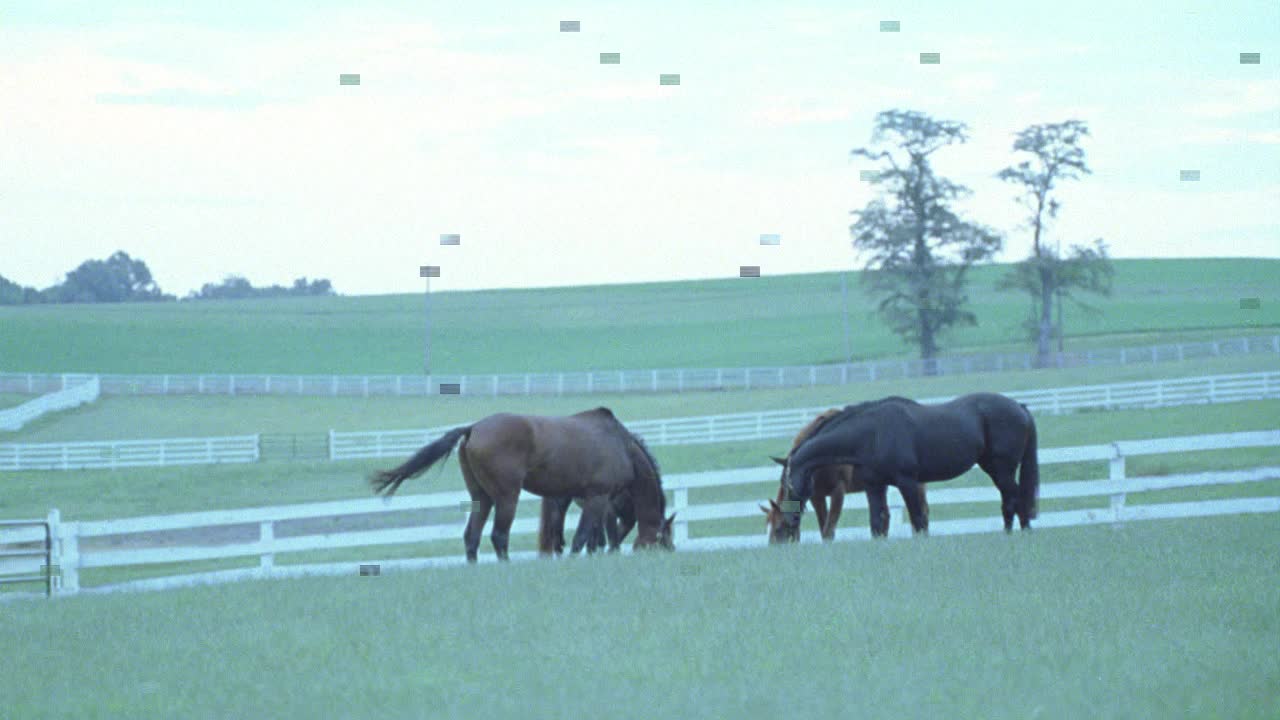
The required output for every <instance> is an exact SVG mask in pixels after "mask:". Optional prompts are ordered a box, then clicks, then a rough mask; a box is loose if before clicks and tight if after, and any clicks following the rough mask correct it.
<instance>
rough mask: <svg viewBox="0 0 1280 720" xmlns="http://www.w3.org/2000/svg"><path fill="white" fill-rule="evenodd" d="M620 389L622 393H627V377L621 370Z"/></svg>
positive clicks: (619, 372) (619, 375) (619, 373)
mask: <svg viewBox="0 0 1280 720" xmlns="http://www.w3.org/2000/svg"><path fill="white" fill-rule="evenodd" d="M618 389H619V391H620V392H626V391H627V375H626V373H624V372H622V371H621V370H619V371H618Z"/></svg>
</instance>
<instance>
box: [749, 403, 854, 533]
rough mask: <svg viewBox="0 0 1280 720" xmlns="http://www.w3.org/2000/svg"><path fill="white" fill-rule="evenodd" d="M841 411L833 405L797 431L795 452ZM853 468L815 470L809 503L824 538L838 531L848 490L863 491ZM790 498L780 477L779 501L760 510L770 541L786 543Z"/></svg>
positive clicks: (785, 463)
mask: <svg viewBox="0 0 1280 720" xmlns="http://www.w3.org/2000/svg"><path fill="white" fill-rule="evenodd" d="M839 413H840V408H832V409H830V410H828V411H826V412H824V413H822V414H821V415H819V416H818V417H816V418H814V419H813V420H812V421H810V422H809V424H808V425H805V426H804V428H803V429H802V430H801V431H800V432H798V433H796V437H795V440H794V441H793V442H792V443H791V451H792V452H794V451H795V449H796V448H797V447H799V446H800V443H802V442H804V441H805V440H808V439H809V436H810V435H812V434H813V433H814V432H815V431H816V430H817V429H818V428H819V427H821V426H822V425H823V423H825V422H826V421H828V420H830V419H831V418H832V417H834V416H835V415H837V414H839ZM772 459H773V461H774V462H776V463H778V464H779V465H781V466H783V467H784V468H785V467H786V466H787V461H786V460H785V459H783V458H776V457H775V458H772ZM852 483H853V468H852V467H851V466H849V465H824V466H822V467H820V468H818V469H817V470H815V471H814V476H813V495H812V496H811V497H810V498H809V503H810V504H812V505H813V512H814V514H816V515H817V516H818V528H819V530H821V531H822V539H823V540H826V541H830V540H831V539H833V538H834V537H835V534H836V523H838V522H839V521H840V512H841V510H842V509H843V508H844V494H845V492H857V491H859V490H862V487H861V486H859V487H858V488H856V490H855V489H854V488H853V487H852ZM828 497H830V498H831V514H830V515H828V514H827V498H828ZM785 500H786V487H785V486H784V485H783V484H782V478H781V477H779V478H778V497H777V499H776V500H770V501H769V507H765V506H763V505H761V506H760V510H762V511H763V512H764V515H765V523H766V525H767V526H768V532H769V542H770V543H780V542H786V538H785V537H783V535H782V534H781V533H780V532H779V531H780V529H781V528H782V515H783V513H782V507H783V505H782V503H783V502H785Z"/></svg>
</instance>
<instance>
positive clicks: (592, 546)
mask: <svg viewBox="0 0 1280 720" xmlns="http://www.w3.org/2000/svg"><path fill="white" fill-rule="evenodd" d="M575 501H576V502H577V503H578V507H581V508H583V509H584V511H583V513H582V514H581V516H580V517H579V519H578V529H577V531H576V532H574V534H573V546H572V552H573V554H575V555H576V554H578V553H579V552H581V551H582V548H583V547H586V549H587V553H594V552H596V550H598V549H600V548H603V547H605V543H606V540H607V542H608V548H609V552H611V553H614V552H618V550H619V549H621V547H622V542H623V541H624V540H626V538H627V535H628V534H630V532H631V529H632V528H633V527H635V524H636V511H635V503H634V502H632V500H631V495H630V493H628V492H627V491H625V490H624V491H622V492H620V493H618V494H617V495H614V496H613V497H611V498H610V499H609V504H608V506H607V507H606V508H605V509H604V514H603V516H601V517H593V515H592V514H591V513H588V512H586V511H585V509H586V503H585V501H584V500H583V499H582V498H573V497H569V496H568V495H566V496H563V497H545V498H543V499H542V513H541V517H540V520H539V525H538V551H539V552H540V553H541V554H544V555H546V554H550V553H552V552H554V553H555V554H556V555H560V554H561V553H563V552H564V520H565V515H566V514H567V513H568V511H569V505H570V504H571V503H573V502H575Z"/></svg>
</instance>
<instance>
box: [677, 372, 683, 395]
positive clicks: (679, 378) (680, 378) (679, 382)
mask: <svg viewBox="0 0 1280 720" xmlns="http://www.w3.org/2000/svg"><path fill="white" fill-rule="evenodd" d="M676 392H678V393H682V392H684V368H680V369H678V370H676Z"/></svg>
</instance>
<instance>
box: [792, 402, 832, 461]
mask: <svg viewBox="0 0 1280 720" xmlns="http://www.w3.org/2000/svg"><path fill="white" fill-rule="evenodd" d="M841 412H843V410H841V409H840V408H831V409H830V410H827V411H826V412H824V413H822V414H821V415H819V416H818V417H816V418H814V419H813V420H811V421H810V422H809V424H808V425H805V426H804V429H803V430H801V431H800V432H798V433H796V439H795V442H793V443H791V449H792V451H794V450H795V449H796V448H798V447H800V443H802V442H804V441H805V440H808V439H809V438H810V437H812V436H813V434H814V433H816V432H818V430H819V429H821V428H822V426H823V425H825V424H826V423H827V421H828V420H830V419H831V418H833V417H835V416H836V415H839V414H840V413H841Z"/></svg>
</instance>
